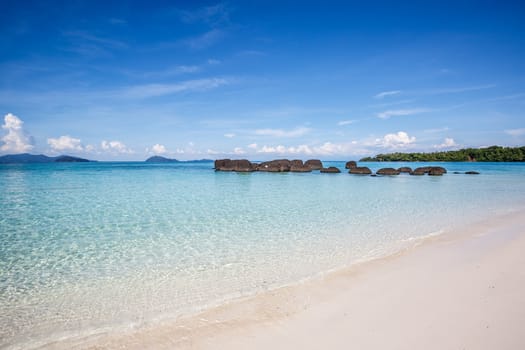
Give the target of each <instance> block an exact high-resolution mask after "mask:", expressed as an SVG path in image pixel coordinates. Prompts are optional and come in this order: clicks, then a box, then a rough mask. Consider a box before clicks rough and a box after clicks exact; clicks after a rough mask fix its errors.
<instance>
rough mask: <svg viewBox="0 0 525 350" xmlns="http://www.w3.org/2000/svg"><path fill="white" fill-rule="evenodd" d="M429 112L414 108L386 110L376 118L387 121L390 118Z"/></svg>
mask: <svg viewBox="0 0 525 350" xmlns="http://www.w3.org/2000/svg"><path fill="white" fill-rule="evenodd" d="M424 112H429V110H428V109H425V108H414V109H395V110H388V111H384V112H381V113H378V114H377V117H378V118H381V119H388V118H390V117H397V116H402V115H413V114H419V113H424Z"/></svg>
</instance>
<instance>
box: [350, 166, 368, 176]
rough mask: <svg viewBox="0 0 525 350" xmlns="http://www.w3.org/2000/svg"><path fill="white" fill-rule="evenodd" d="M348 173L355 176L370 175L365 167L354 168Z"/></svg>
mask: <svg viewBox="0 0 525 350" xmlns="http://www.w3.org/2000/svg"><path fill="white" fill-rule="evenodd" d="M348 173H350V174H357V175H370V174H372V170H370V168H368V167H366V166H356V167H355V168H352V169H350V171H348Z"/></svg>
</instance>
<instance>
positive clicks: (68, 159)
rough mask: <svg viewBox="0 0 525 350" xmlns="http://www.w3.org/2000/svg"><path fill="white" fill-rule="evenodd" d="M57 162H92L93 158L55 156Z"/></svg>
mask: <svg viewBox="0 0 525 350" xmlns="http://www.w3.org/2000/svg"><path fill="white" fill-rule="evenodd" d="M55 162H59V163H77V162H78V163H84V162H92V160H88V159H84V158H78V157H73V156H58V157H56V158H55Z"/></svg>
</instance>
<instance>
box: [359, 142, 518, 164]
mask: <svg viewBox="0 0 525 350" xmlns="http://www.w3.org/2000/svg"><path fill="white" fill-rule="evenodd" d="M360 161H361V162H524V161H525V146H522V147H501V146H490V147H486V148H464V149H460V150H457V151H443V152H430V153H400V152H396V153H386V154H378V155H376V156H375V157H365V158H363V159H361V160H360Z"/></svg>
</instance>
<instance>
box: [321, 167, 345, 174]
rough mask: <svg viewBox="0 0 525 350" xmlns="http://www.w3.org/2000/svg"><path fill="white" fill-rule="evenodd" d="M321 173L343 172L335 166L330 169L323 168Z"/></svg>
mask: <svg viewBox="0 0 525 350" xmlns="http://www.w3.org/2000/svg"><path fill="white" fill-rule="evenodd" d="M321 172H322V173H330V174H337V173H340V172H341V170H339V169H338V168H336V167H335V166H331V167H328V168H321Z"/></svg>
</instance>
